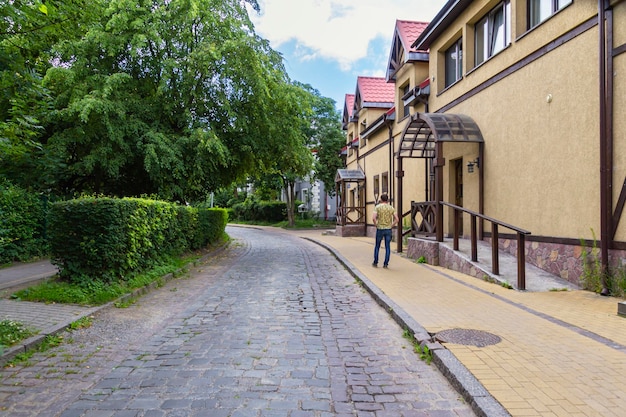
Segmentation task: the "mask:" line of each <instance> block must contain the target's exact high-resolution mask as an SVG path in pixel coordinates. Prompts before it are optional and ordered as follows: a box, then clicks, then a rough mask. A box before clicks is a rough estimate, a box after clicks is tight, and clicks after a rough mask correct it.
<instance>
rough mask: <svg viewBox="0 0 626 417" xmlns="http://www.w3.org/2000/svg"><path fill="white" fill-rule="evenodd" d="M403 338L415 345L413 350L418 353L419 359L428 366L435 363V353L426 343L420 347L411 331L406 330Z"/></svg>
mask: <svg viewBox="0 0 626 417" xmlns="http://www.w3.org/2000/svg"><path fill="white" fill-rule="evenodd" d="M402 337H404V338H405V339H407V340H408V341H409V342H411V344H412V345H413V350H414V351H415V353H417V355H418V356H419V358H420V359H421V360H423V361H424V362H426V364H427V365H430V363H431V362H432V361H433V352H432V351H431V350H430V348H429V347H428V346H426V343H423V344H421V345H420V344H419V343H418V342H417V339H415V336H413V334H412V333H411V332H410V331H409V329H404V332H403V333H402Z"/></svg>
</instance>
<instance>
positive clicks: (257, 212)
mask: <svg viewBox="0 0 626 417" xmlns="http://www.w3.org/2000/svg"><path fill="white" fill-rule="evenodd" d="M232 208H233V210H232V213H233V217H234V219H236V220H248V221H266V222H271V223H275V222H280V221H283V220H286V219H287V204H286V203H285V202H284V201H257V200H255V199H252V198H249V199H247V200H246V201H244V202H243V203H238V204H235V205H233V207H232Z"/></svg>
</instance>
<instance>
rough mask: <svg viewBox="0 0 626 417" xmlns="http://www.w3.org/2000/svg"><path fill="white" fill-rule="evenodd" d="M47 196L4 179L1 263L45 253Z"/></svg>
mask: <svg viewBox="0 0 626 417" xmlns="http://www.w3.org/2000/svg"><path fill="white" fill-rule="evenodd" d="M44 220H45V200H44V199H43V197H42V196H40V195H38V194H33V193H29V192H27V191H25V190H23V189H21V188H19V187H16V186H13V185H12V184H10V183H9V182H8V181H5V180H1V179H0V264H5V263H10V262H15V261H28V260H30V259H32V258H35V257H38V256H45V255H46V254H47V252H48V245H47V241H46V239H45V236H44V235H45V230H44Z"/></svg>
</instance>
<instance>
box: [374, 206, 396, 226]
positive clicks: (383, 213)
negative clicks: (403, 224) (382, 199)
mask: <svg viewBox="0 0 626 417" xmlns="http://www.w3.org/2000/svg"><path fill="white" fill-rule="evenodd" d="M374 210H376V228H377V229H391V225H392V224H393V214H394V213H395V212H396V209H394V208H393V206H392V205H391V204H379V205H377V206H376V208H375V209H374Z"/></svg>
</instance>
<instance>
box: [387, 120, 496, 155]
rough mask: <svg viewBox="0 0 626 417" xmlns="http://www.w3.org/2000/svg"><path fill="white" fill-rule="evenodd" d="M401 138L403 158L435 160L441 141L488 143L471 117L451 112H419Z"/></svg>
mask: <svg viewBox="0 0 626 417" xmlns="http://www.w3.org/2000/svg"><path fill="white" fill-rule="evenodd" d="M400 137H401V142H400V149H399V150H398V157H400V158H403V157H408V158H434V157H435V156H437V152H436V146H435V145H436V143H437V142H478V143H480V142H484V140H483V135H482V133H481V132H480V129H479V128H478V125H477V124H476V122H474V120H472V118H471V117H469V116H465V115H463V114H448V113H415V114H413V115H411V119H410V120H409V122H408V123H407V124H406V126H405V127H404V130H403V131H402V135H401V136H400Z"/></svg>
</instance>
